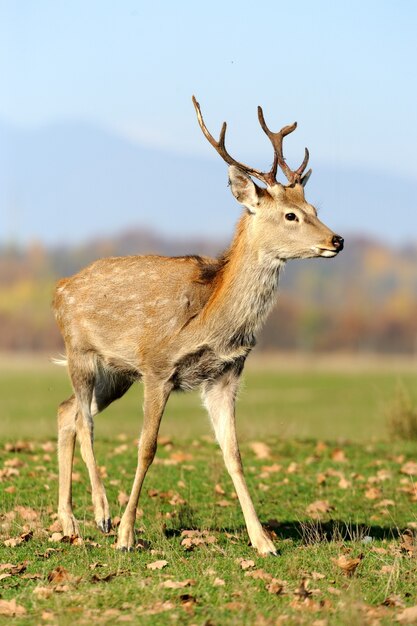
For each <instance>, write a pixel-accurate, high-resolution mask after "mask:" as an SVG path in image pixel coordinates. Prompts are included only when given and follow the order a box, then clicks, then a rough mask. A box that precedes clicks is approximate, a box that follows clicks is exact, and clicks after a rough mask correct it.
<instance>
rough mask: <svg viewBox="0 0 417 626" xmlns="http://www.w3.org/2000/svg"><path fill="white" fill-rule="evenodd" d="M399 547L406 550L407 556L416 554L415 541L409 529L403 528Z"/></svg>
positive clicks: (416, 545) (416, 544) (416, 546)
mask: <svg viewBox="0 0 417 626" xmlns="http://www.w3.org/2000/svg"><path fill="white" fill-rule="evenodd" d="M400 549H401V551H402V552H406V553H407V554H408V556H417V543H416V541H415V538H414V534H413V532H412V531H411V530H408V529H407V530H405V531H404V533H403V534H402V535H401V543H400Z"/></svg>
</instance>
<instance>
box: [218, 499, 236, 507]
mask: <svg viewBox="0 0 417 626" xmlns="http://www.w3.org/2000/svg"><path fill="white" fill-rule="evenodd" d="M216 505H217V506H221V507H223V508H224V507H227V506H233V504H232V502H230V500H225V499H223V500H218V502H216Z"/></svg>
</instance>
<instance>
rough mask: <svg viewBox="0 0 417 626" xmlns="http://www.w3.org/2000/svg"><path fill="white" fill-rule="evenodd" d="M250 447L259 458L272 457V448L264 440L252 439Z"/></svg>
mask: <svg viewBox="0 0 417 626" xmlns="http://www.w3.org/2000/svg"><path fill="white" fill-rule="evenodd" d="M249 448H250V449H251V450H252V452H253V453H254V454H255V456H256V458H257V459H269V458H271V448H270V447H269V446H268V445H267V444H266V443H264V442H263V441H252V442H251V443H250V444H249Z"/></svg>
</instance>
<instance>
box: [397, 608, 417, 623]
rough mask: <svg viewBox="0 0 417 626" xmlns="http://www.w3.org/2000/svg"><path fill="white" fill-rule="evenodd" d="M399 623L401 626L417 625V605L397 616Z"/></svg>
mask: <svg viewBox="0 0 417 626" xmlns="http://www.w3.org/2000/svg"><path fill="white" fill-rule="evenodd" d="M397 622H400V623H401V624H415V623H416V622H417V605H416V606H409V607H408V608H407V609H404V611H401V613H400V614H399V615H397Z"/></svg>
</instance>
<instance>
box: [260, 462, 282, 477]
mask: <svg viewBox="0 0 417 626" xmlns="http://www.w3.org/2000/svg"><path fill="white" fill-rule="evenodd" d="M261 470H262V474H261V477H262V478H266V477H267V476H269V475H270V474H276V473H277V472H281V471H282V465H279V464H278V463H273V465H263V466H262V467H261Z"/></svg>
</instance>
